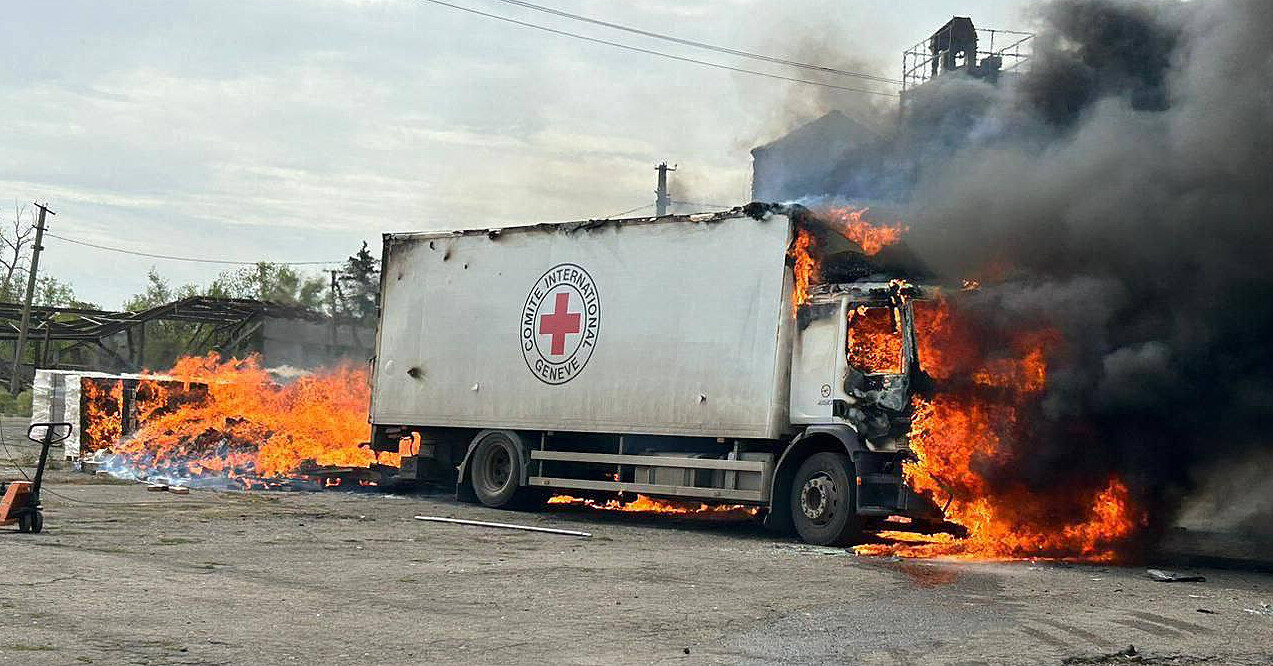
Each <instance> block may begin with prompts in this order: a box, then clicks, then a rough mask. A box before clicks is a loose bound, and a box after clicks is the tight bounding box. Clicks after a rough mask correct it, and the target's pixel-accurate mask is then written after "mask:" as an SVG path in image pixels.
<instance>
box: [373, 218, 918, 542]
mask: <svg viewBox="0 0 1273 666" xmlns="http://www.w3.org/2000/svg"><path fill="white" fill-rule="evenodd" d="M811 219H812V217H811V216H810V215H808V213H807V211H805V210H804V209H802V208H799V207H785V206H772V205H762V204H752V205H749V206H747V207H744V208H738V209H734V210H732V211H729V212H726V213H719V214H712V215H698V216H688V217H687V216H668V217H660V218H642V219H627V220H606V221H588V222H578V223H563V224H540V225H535V226H526V227H512V228H503V229H492V230H480V231H472V230H470V231H455V232H443V233H436V232H430V233H401V234H386V235H385V237H384V253H383V264H382V267H383V273H382V278H381V279H382V288H381V308H380V325H379V331H378V337H377V349H376V357H375V359H374V369H373V370H374V374H373V392H372V403H371V422H372V424H373V429H374V436H373V446H374V447H375V448H377V449H379V450H397V451H400V452H403V453H404V454H405V455H404V458H403V468H402V473H403V475H405V476H407V477H408V478H412V479H418V480H425V481H440V482H450V483H456V484H457V488H458V492H459V494H460V496H461V497H462V498H466V499H476V500H478V501H481V502H482V503H484V504H486V505H489V506H495V507H503V506H512V505H516V504H525V503H527V502H533V501H536V500H542V499H543V497H544V496H545V493H546V492H547V491H550V490H561V491H563V492H570V493H572V494H590V493H616V492H623V493H642V494H646V495H650V496H658V497H670V498H685V499H693V500H697V501H704V502H718V503H728V504H749V505H756V506H759V507H762V508H763V509H765V515H766V524H768V525H770V526H772V527H774V528H776V529H790V528H792V527H794V528H795V529H796V530H797V531H798V532H799V534H800V535H801V537H803V538H804V539H805V540H807V541H810V542H814V543H843V542H845V541H847V540H850V539H852V538H853V536H854V534H855V533H856V531H857V529H858V528H859V526H860V523H861V520H862V518H863V517H866V516H887V515H897V514H902V515H907V514H911V515H915V514H918V513H920V512H930V511H931V508H932V507H931V505H930V504H927V503H921V502H918V501H917V499H918V498H916V497H915V496H913V495H911V494H910V493H908V492H907V491H906V488H905V485H904V484H903V482H902V472H901V463H902V461H903V460H904V459H905V458H906V457H907V456H908V455H910V453H909V450H908V448H907V446H906V432H907V431H908V429H909V419H910V415H911V405H910V399H909V383H910V377H911V376H912V373H913V371H914V370H915V368H916V359H915V343H914V332H913V324H912V315H911V313H910V307H911V306H910V302H909V300H908V298H907V297H906V294H903V293H902V292H903V290H905V289H908V288H909V287H906V286H904V285H902V284H900V283H895V284H890V282H889V281H888V280H887V279H884V278H881V277H880V276H872V277H871V278H870V279H869V280H864V281H861V282H855V283H850V284H838V285H821V286H820V287H819V288H818V289H817V290H816V291H815V293H813V294H812V295H811V297H810V298H809V299H808V301H807V302H806V303H804V304H802V305H801V306H800V307H799V308H795V307H793V300H792V299H793V296H792V291H793V283H794V281H793V273H792V269H791V268H790V266H789V263H790V262H789V260H788V254H789V248H790V246H791V243H792V240H793V238H794V236H795V234H796V233H797V227H798V226H799V225H801V224H808V223H809V221H810V220H811ZM873 310H878V311H880V312H881V313H882V315H883V316H887V317H890V318H892V320H893V321H896V322H899V324H900V325H899V326H897V327H896V331H895V333H896V335H897V336H898V337H899V340H900V342H899V344H898V345H897V348H898V350H899V355H900V357H899V358H898V360H897V365H896V367H895V368H891V369H890V372H885V373H879V372H871V371H870V369H861V368H853V367H852V366H850V365H849V361H848V355H847V353H846V352H847V347H846V340H847V339H848V330H849V328H850V327H851V326H852V325H853V321H854V319H855V318H857V317H861V316H862V315H864V314H865V313H867V312H868V311H873Z"/></svg>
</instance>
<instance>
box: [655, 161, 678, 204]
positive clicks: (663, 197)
mask: <svg viewBox="0 0 1273 666" xmlns="http://www.w3.org/2000/svg"><path fill="white" fill-rule="evenodd" d="M654 170H655V171H657V172H659V186H658V189H656V190H654V214H655V215H657V216H659V217H663V216H664V215H667V205H668V204H670V203H672V198H671V197H669V196H668V194H667V172H669V171H676V165H675V164H674V165H672V166H668V165H667V162H660V163H659V165H658V166H656V167H654Z"/></svg>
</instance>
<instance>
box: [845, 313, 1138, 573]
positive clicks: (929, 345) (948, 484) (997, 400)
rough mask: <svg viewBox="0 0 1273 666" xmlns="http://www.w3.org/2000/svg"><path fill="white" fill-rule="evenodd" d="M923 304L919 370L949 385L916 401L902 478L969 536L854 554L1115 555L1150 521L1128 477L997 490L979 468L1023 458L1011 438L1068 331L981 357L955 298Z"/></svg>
mask: <svg viewBox="0 0 1273 666" xmlns="http://www.w3.org/2000/svg"><path fill="white" fill-rule="evenodd" d="M915 306H916V308H915V315H916V317H915V319H916V329H917V334H918V338H919V344H920V362H921V366H922V368H923V369H924V371H925V372H926V373H927V374H928V375H929V376H931V377H933V378H934V379H935V380H937V381H938V382H946V383H947V388H945V389H943V390H942V391H941V392H939V393H938V394H937V395H935V396H933V397H931V398H920V397H916V398H915V399H914V403H915V412H914V415H913V417H912V421H911V432H910V446H911V450H912V451H913V452H914V454H915V456H916V459H915V460H913V461H910V462H908V463H906V464H905V466H904V474H905V477H906V480H907V483H908V484H909V485H910V486H911V487H912V488H914V489H915V490H916V491H918V492H920V493H924V494H927V495H929V496H931V497H932V498H933V499H934V501H936V503H937V505H938V506H944V507H945V508H944V511H945V517H946V519H947V520H948V521H950V522H952V523H956V524H958V525H960V526H962V527H964V528H965V529H966V530H967V532H968V534H967V537H966V538H962V539H954V538H950V539H940V540H936V541H933V542H930V543H921V544H911V543H893V544H865V545H863V546H859V547H857V548H856V549H855V552H857V553H859V554H890V555H900V556H904V557H934V556H945V557H959V558H978V559H987V558H989V559H998V558H1003V559H1008V558H1022V557H1044V558H1062V559H1078V560H1085V561H1106V562H1107V561H1112V560H1115V559H1117V558H1118V556H1119V552H1120V551H1119V548H1120V546H1123V545H1124V544H1125V543H1126V541H1127V539H1128V538H1129V537H1130V536H1132V534H1133V533H1134V532H1135V531H1136V529H1137V528H1138V527H1139V525H1140V524H1141V523H1142V519H1141V517H1140V513H1139V511H1138V510H1137V509H1136V508H1135V507H1134V506H1133V505H1132V502H1131V494H1130V492H1129V491H1128V489H1127V486H1126V485H1125V484H1124V483H1123V482H1122V480H1120V479H1117V478H1110V479H1102V480H1095V481H1094V482H1093V483H1091V484H1090V485H1087V486H1085V487H1063V488H1057V489H1051V490H1043V491H1040V490H1037V489H1030V488H1026V487H1025V486H1024V485H1022V484H1014V483H1010V482H1009V483H1005V482H1002V481H1001V482H998V483H995V484H992V483H990V482H989V481H987V479H986V478H985V477H984V476H983V474H982V473H980V472H979V471H978V470H979V469H984V468H985V466H986V465H987V464H991V465H995V464H1000V465H1005V466H1007V467H1008V468H1011V466H1012V465H1013V464H1014V463H1018V462H1020V461H1014V460H1012V459H1011V458H1010V456H1011V455H1013V454H1012V453H1011V452H1010V451H1008V450H1007V447H1005V446H1004V442H1005V441H1006V438H1012V437H1016V436H1018V435H1019V434H1020V433H1021V432H1022V430H1023V428H1025V427H1026V426H1027V425H1028V424H1026V423H1025V419H1026V418H1027V417H1026V415H1025V414H1024V412H1025V411H1026V410H1027V408H1028V407H1029V406H1030V405H1032V404H1035V403H1037V401H1038V400H1039V399H1041V397H1042V395H1043V393H1044V391H1045V389H1046V386H1047V373H1048V363H1049V359H1050V358H1052V357H1053V356H1054V355H1055V354H1058V353H1060V351H1061V347H1062V344H1061V343H1062V338H1061V335H1060V333H1059V332H1058V331H1055V330H1052V329H1041V330H1027V331H1024V332H1021V333H1017V334H1015V335H1014V336H1013V338H1012V340H1011V341H1010V344H1009V345H1008V347H1009V348H1008V349H1007V350H1006V352H1007V353H1006V354H1005V355H1002V356H996V357H994V358H982V355H981V350H980V349H979V348H978V346H977V342H978V341H977V339H976V335H975V332H974V330H973V329H972V327H971V326H969V325H968V323H967V322H964V321H961V320H960V318H959V317H958V316H957V314H956V312H955V311H954V310H953V308H952V307H951V305H950V303H949V302H947V301H945V300H939V301H935V302H927V303H925V302H917V303H916V304H915Z"/></svg>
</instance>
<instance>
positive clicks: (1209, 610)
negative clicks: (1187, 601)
mask: <svg viewBox="0 0 1273 666" xmlns="http://www.w3.org/2000/svg"><path fill="white" fill-rule="evenodd" d="M1198 612H1199V613H1206V614H1207V615H1215V614H1216V612H1215V611H1213V610H1211V609H1210V608H1199V609H1198Z"/></svg>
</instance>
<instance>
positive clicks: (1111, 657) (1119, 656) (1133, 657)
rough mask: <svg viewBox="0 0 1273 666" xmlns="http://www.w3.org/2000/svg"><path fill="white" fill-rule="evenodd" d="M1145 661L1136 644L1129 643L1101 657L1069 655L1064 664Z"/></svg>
mask: <svg viewBox="0 0 1273 666" xmlns="http://www.w3.org/2000/svg"><path fill="white" fill-rule="evenodd" d="M1141 661H1143V659H1142V657H1141V654H1140V653H1139V652H1137V651H1136V646H1135V645H1128V646H1127V647H1125V648H1123V649H1122V650H1119V651H1118V652H1111V653H1109V654H1103V655H1101V656H1099V657H1067V658H1066V659H1064V660H1063V661H1062V662H1061V663H1063V664H1131V663H1138V662H1141Z"/></svg>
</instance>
